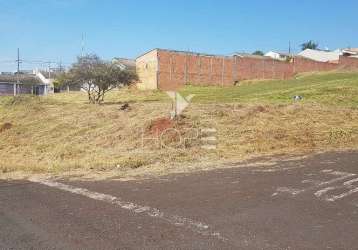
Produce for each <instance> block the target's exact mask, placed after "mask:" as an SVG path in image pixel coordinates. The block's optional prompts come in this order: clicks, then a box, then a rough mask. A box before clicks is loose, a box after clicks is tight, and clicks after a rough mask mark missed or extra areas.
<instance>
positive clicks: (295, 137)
mask: <svg viewBox="0 0 358 250" xmlns="http://www.w3.org/2000/svg"><path fill="white" fill-rule="evenodd" d="M260 84H261V83H260ZM254 87H255V88H257V86H254ZM337 94H339V93H337ZM248 98H249V97H246V99H248ZM254 98H255V97H254ZM123 102H129V103H130V109H129V110H128V111H121V110H120V106H121V104H122V103H123ZM263 103H265V104H258V103H256V102H254V104H249V103H247V102H243V103H238V102H232V103H225V102H220V103H214V104H213V103H207V102H206V100H205V101H204V102H200V101H197V102H195V103H193V104H192V105H191V106H190V107H189V108H188V109H187V110H186V111H185V113H184V114H183V117H182V118H181V119H179V120H177V121H175V122H174V126H173V129H171V130H167V131H165V133H164V134H163V136H162V138H161V139H162V140H161V142H162V144H161V145H160V144H159V141H158V140H156V139H153V137H154V136H153V134H151V133H148V131H149V128H150V125H151V124H152V121H153V120H156V119H158V118H162V117H165V116H167V115H168V114H169V111H170V109H171V103H170V101H169V100H168V98H166V96H165V94H163V93H160V92H141V91H138V90H135V89H127V90H123V91H121V92H114V93H111V95H110V96H108V99H107V102H106V103H105V104H104V105H100V106H98V105H90V104H87V101H86V95H85V94H84V93H70V94H67V93H64V94H58V95H54V96H49V97H46V98H39V97H21V98H15V99H14V98H2V99H0V126H1V125H3V124H11V125H12V126H11V127H9V128H8V129H5V130H2V131H1V133H0V173H1V172H2V173H9V172H14V171H24V172H28V173H52V174H56V173H57V174H58V173H63V172H76V171H79V170H81V171H85V172H86V171H87V172H88V171H89V172H103V171H112V172H114V173H116V174H118V175H122V174H123V173H128V172H129V171H138V169H145V171H144V172H146V173H150V172H151V171H152V170H153V169H157V170H158V169H160V170H161V171H164V172H165V170H166V168H167V167H168V166H173V165H175V166H176V167H177V168H178V169H180V168H183V166H184V165H188V164H193V163H198V162H207V163H210V162H216V161H239V160H243V159H247V158H251V157H255V156H262V155H273V154H286V153H288V154H292V153H293V154H301V153H310V152H316V151H324V150H337V149H357V148H358V135H357V132H358V110H357V109H355V108H352V107H350V106H332V105H325V104H322V103H319V102H306V103H305V102H302V103H287V102H283V103H281V104H280V103H277V102H276V101H274V102H272V103H267V102H263ZM206 128H215V129H216V130H217V134H216V135H215V134H214V135H213V136H216V137H217V149H216V150H206V149H203V148H202V147H201V146H202V145H203V142H202V138H203V137H205V134H204V133H202V132H201V130H202V129H206ZM142 136H144V138H146V140H144V143H143V141H142V138H143V137H142ZM142 144H143V145H142ZM163 144H164V145H163ZM184 163H185V164H184Z"/></svg>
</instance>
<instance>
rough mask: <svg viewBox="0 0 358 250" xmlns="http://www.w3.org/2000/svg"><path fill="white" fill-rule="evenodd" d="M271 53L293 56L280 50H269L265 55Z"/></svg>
mask: <svg viewBox="0 0 358 250" xmlns="http://www.w3.org/2000/svg"><path fill="white" fill-rule="evenodd" d="M269 53H276V54H278V55H282V56H292V54H290V53H287V52H279V51H269V52H267V53H266V54H265V55H267V54H269Z"/></svg>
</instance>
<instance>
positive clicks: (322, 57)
mask: <svg viewBox="0 0 358 250" xmlns="http://www.w3.org/2000/svg"><path fill="white" fill-rule="evenodd" d="M340 54H341V53H340V52H339V51H323V50H313V49H306V50H304V51H302V52H300V53H299V54H298V55H299V56H302V57H305V58H308V59H311V60H314V61H318V62H333V61H338V60H339V56H340Z"/></svg>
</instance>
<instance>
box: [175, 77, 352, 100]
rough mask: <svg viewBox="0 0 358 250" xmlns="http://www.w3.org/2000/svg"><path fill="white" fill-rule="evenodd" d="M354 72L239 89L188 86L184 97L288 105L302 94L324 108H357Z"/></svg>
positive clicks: (274, 81)
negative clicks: (334, 106)
mask: <svg viewBox="0 0 358 250" xmlns="http://www.w3.org/2000/svg"><path fill="white" fill-rule="evenodd" d="M357 85H358V74H357V73H329V74H327V73H321V74H311V75H306V76H304V75H302V76H298V77H297V78H296V79H292V80H285V81H279V80H272V81H261V82H254V81H253V82H246V83H243V84H242V86H240V87H226V88H221V87H194V86H188V87H186V88H185V90H183V91H182V93H183V94H189V93H194V94H196V98H195V99H194V101H197V102H212V101H218V102H241V103H259V104H262V103H274V104H275V103H280V104H288V103H291V101H292V97H293V96H295V95H302V96H304V98H305V102H312V103H313V102H314V103H322V104H326V105H342V106H348V107H357V106H358V86H357Z"/></svg>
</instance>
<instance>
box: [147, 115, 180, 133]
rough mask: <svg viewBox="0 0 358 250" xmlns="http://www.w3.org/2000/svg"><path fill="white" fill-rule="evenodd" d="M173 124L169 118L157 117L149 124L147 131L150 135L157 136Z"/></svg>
mask: <svg viewBox="0 0 358 250" xmlns="http://www.w3.org/2000/svg"><path fill="white" fill-rule="evenodd" d="M174 126H175V123H174V121H172V120H170V119H169V118H159V119H156V120H154V121H152V122H151V124H150V125H149V133H150V134H151V135H155V136H159V135H161V134H162V133H163V132H164V131H166V130H168V129H171V128H173V127H174Z"/></svg>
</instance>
